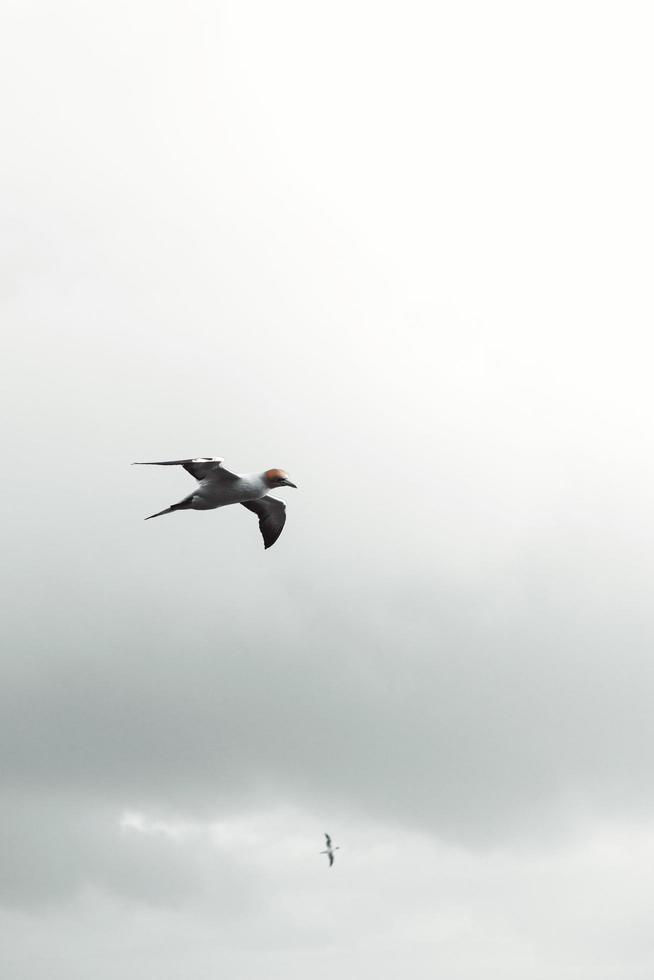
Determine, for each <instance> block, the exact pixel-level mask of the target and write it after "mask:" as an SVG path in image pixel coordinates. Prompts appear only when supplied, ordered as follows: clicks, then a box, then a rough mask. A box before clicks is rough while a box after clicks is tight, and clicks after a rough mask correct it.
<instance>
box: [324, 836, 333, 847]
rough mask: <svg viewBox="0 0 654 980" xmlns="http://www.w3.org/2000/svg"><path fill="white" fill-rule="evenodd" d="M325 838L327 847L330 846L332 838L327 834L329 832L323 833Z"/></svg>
mask: <svg viewBox="0 0 654 980" xmlns="http://www.w3.org/2000/svg"><path fill="white" fill-rule="evenodd" d="M325 840H326V841H327V847H331V846H332V839H331V837H330V836H329V834H325Z"/></svg>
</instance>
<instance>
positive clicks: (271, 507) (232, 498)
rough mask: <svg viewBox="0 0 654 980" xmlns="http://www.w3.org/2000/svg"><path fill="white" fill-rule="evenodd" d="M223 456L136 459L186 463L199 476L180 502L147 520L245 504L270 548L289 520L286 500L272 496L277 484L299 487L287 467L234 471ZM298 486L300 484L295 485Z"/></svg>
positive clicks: (149, 464)
mask: <svg viewBox="0 0 654 980" xmlns="http://www.w3.org/2000/svg"><path fill="white" fill-rule="evenodd" d="M222 464H223V460H222V457H219V456H214V457H209V456H202V457H199V458H198V459H171V460H167V461H165V462H162V463H133V464H132V465H133V466H183V467H184V469H185V470H186V472H187V473H190V474H191V476H193V477H195V479H196V480H197V481H198V486H197V487H196V489H195V490H194V491H193V493H191V494H189V495H188V497H184V499H183V500H180V501H179V503H178V504H171V505H170V507H166V509H165V510H160V511H157V513H156V514H150V516H149V517H146V518H145V520H146V521H149V520H151V519H152V518H153V517H161V515H162V514H172V513H173V511H176V510H213V509H214V508H215V507H226V506H227V504H242V505H243V507H247V509H248V510H251V511H252V513H253V514H256V515H257V517H258V518H259V529H260V531H261V534H262V537H263V543H264V547H265V548H270V547H271V546H272V545H273V544H274V543H275V541H276V540H277V538H278V537H279V535H280V534H281V533H282V530H283V528H284V524H285V522H286V504H285V503H284V501H283V500H278V499H277V498H276V497H270V496H268V491H269V490H274V489H276V488H277V487H295V484H294V483H291V481H290V479H289V477H288V473H286V471H285V470H277V469H273V470H265V471H264V472H263V473H231V472H230V471H229V470H227V469H225V467H224V466H223V465H222ZM295 488H296V489H297V487H295Z"/></svg>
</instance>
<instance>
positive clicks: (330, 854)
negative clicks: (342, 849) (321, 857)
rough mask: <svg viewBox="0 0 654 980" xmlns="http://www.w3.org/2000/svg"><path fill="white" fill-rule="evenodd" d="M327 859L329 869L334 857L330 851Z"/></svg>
mask: <svg viewBox="0 0 654 980" xmlns="http://www.w3.org/2000/svg"><path fill="white" fill-rule="evenodd" d="M327 857H328V858H329V867H330V868H331V866H332V864H333V863H334V855H333V854H332V852H331V851H329V853H328V854H327Z"/></svg>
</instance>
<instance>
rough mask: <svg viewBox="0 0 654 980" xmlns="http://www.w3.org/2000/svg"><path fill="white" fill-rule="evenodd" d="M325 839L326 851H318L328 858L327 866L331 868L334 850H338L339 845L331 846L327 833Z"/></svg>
mask: <svg viewBox="0 0 654 980" xmlns="http://www.w3.org/2000/svg"><path fill="white" fill-rule="evenodd" d="M325 841H326V843H327V850H326V851H321V852H320V853H321V854H326V855H327V858H328V860H329V867H330V868H331V866H332V864H333V863H334V851H339V850H340V847H338V846H337V847H333V846H332V839H331V837H330V836H329V834H325Z"/></svg>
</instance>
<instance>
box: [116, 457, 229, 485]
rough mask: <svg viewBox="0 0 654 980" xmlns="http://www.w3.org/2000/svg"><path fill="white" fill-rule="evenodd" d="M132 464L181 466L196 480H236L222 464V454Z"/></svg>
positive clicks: (134, 464)
mask: <svg viewBox="0 0 654 980" xmlns="http://www.w3.org/2000/svg"><path fill="white" fill-rule="evenodd" d="M132 465H133V466H183V467H184V469H185V470H186V472H187V473H190V474H191V476H192V477H194V478H195V479H196V480H198V482H199V481H200V480H206V479H207V477H210V478H213V479H224V480H238V476H237V475H236V473H231V472H230V471H229V470H226V469H225V467H224V466H223V458H222V456H214V457H213V458H211V457H209V456H199V457H198V458H197V459H169V460H166V461H165V462H162V463H133V464H132Z"/></svg>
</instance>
